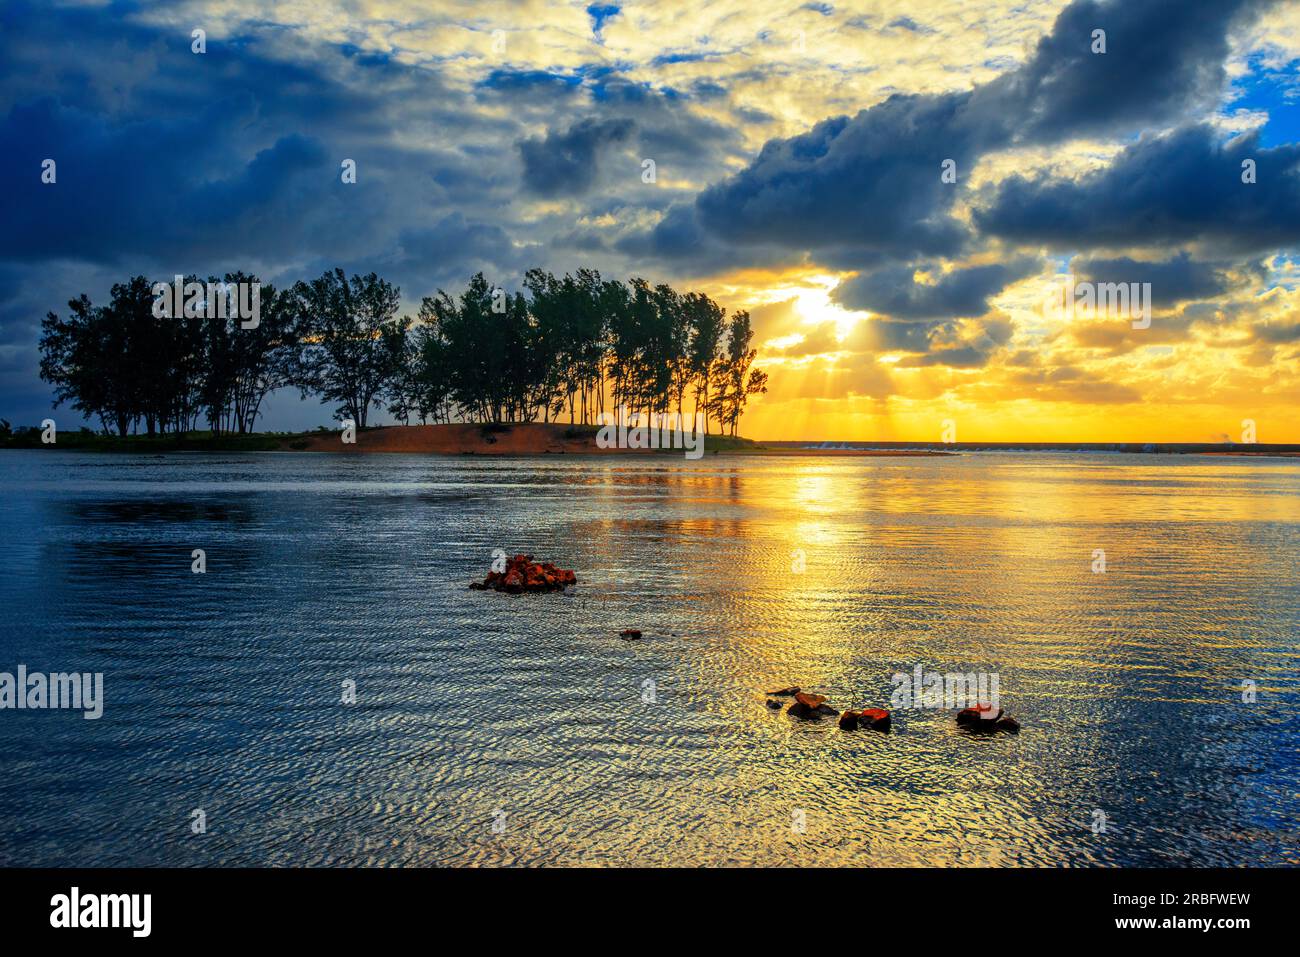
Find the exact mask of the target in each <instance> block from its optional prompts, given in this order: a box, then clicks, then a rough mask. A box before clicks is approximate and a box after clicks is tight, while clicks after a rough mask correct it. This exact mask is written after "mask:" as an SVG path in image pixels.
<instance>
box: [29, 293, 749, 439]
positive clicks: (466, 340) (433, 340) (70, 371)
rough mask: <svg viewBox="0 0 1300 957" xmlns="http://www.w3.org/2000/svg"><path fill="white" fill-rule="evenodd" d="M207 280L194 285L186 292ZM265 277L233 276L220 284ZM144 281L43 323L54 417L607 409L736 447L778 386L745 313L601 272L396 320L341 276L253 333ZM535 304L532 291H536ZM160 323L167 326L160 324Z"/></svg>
mask: <svg viewBox="0 0 1300 957" xmlns="http://www.w3.org/2000/svg"><path fill="white" fill-rule="evenodd" d="M197 282H199V281H198V280H197V278H196V277H193V276H191V277H187V279H186V280H185V283H186V284H189V283H197ZM257 282H258V280H257V279H256V277H253V276H249V275H245V274H243V273H228V274H227V275H226V276H225V277H224V279H222V280H218V279H217V278H215V277H213V278H212V279H210V280H209V281H208V284H207V288H208V289H212V288H221V289H225V288H227V287H230V288H237V287H238V284H241V283H248V284H253V283H257ZM158 288H160V287H156V286H155V284H153V283H151V282H150V281H149V280H148V279H146V278H145V277H143V276H135V277H133V278H131V279H129V280H127V281H126V282H124V283H118V284H116V285H114V286H113V288H112V291H111V295H110V299H109V302H108V303H107V304H106V305H102V306H95V305H93V304H92V303H91V301H90V299H89V297H87V296H85V295H82V296H81V297H80V298H77V299H73V300H71V301H70V302H69V303H68V313H67V315H66V316H59V315H57V314H55V313H53V312H51V313H49V314H48V316H47V317H46V318H45V320H44V321H43V322H42V324H41V340H40V351H41V378H42V379H44V380H45V381H46V382H49V383H51V384H52V385H53V386H54V390H55V405H56V406H57V405H59V404H61V403H63V402H69V403H70V404H71V405H72V407H73V408H74V409H77V410H78V411H80V412H81V413H82V414H84V415H86V416H87V417H90V418H97V419H98V420H99V421H100V422H101V424H102V425H103V427H104V429H105V430H106V431H116V432H117V433H118V434H120V435H126V434H127V433H128V432H132V431H139V430H140V429H141V427H143V429H144V430H145V431H146V432H148V434H150V435H153V434H156V433H159V432H186V431H192V430H194V429H196V428H198V425H199V423H200V421H206V423H207V425H208V427H209V428H210V429H212V430H213V431H214V432H241V433H242V432H250V431H252V430H253V426H254V423H255V422H256V420H257V417H258V416H259V414H261V410H262V405H263V403H264V401H265V399H266V397H267V396H268V395H269V394H270V393H271V392H273V391H274V390H276V389H280V388H285V387H293V388H297V389H299V390H300V391H301V392H302V394H303V395H304V396H308V395H316V396H319V397H320V398H322V399H324V400H326V401H329V402H332V403H335V404H336V405H337V408H338V414H339V415H341V416H342V417H344V418H349V419H352V420H353V421H354V422H356V423H357V424H358V425H359V426H362V427H364V426H365V425H366V422H367V419H368V418H369V416H370V413H371V411H372V410H373V409H378V408H386V409H387V410H388V412H389V413H390V414H391V415H393V416H395V417H396V418H397V419H399V420H400V421H402V422H404V423H410V422H411V421H412V420H413V419H414V420H418V421H420V422H423V423H427V422H452V421H473V422H535V421H539V420H540V421H545V422H553V421H562V420H563V418H564V417H566V414H567V418H568V421H570V422H574V423H578V422H581V423H585V424H590V423H594V422H597V421H598V420H599V416H600V414H601V413H602V412H606V411H612V409H613V408H616V407H620V406H621V407H624V408H626V409H627V410H628V411H629V412H630V413H632V414H638V413H650V412H655V413H669V412H677V413H682V414H686V415H692V414H695V413H702V414H703V415H704V417H705V426H706V429H707V428H708V427H710V425H711V424H713V423H716V424H717V427H718V428H719V429H720V430H722V431H725V432H729V433H730V434H733V435H734V434H735V433H736V429H737V424H738V422H739V420H740V416H741V414H742V413H743V412H744V409H745V405H746V402H747V401H748V399H749V397H750V396H752V395H755V394H758V393H762V392H766V391H767V374H766V373H765V372H763V371H762V370H760V369H756V368H753V362H754V357H755V355H756V352H757V350H756V349H754V348H753V346H752V339H753V330H752V329H751V327H750V319H749V314H748V313H747V312H744V311H737V312H735V313H733V314H732V315H730V316H728V315H727V312H726V310H725V309H723V308H722V307H721V306H719V305H718V304H717V303H716V302H714V301H713V300H712V299H710V298H709V297H708V296H706V295H703V294H701V293H697V292H687V293H684V294H683V293H679V292H677V291H676V290H674V289H672V288H671V287H669V286H666V285H662V284H660V285H656V286H651V285H650V284H649V283H647V282H646V281H645V280H643V279H632V280H631V281H629V282H626V283H624V282H620V281H618V280H607V279H602V278H601V276H600V274H599V273H597V272H595V271H594V270H588V269H580V270H578V272H577V274H576V275H572V276H570V275H565V276H563V277H556V276H554V275H552V274H551V273H549V272H543V271H542V270H539V269H533V270H530V271H529V272H528V273H527V275H526V277H525V279H524V291H523V292H516V293H514V294H509V293H507V292H506V291H505V290H504V289H500V288H494V287H492V286H491V285H490V284H489V283H488V282H487V280H486V279H484V278H483V275H482V274H481V273H480V274H478V275H476V276H474V277H473V278H472V279H471V280H470V282H469V285H468V287H467V288H466V290H465V291H464V292H463V293H462V294H461V295H460V296H459V297H455V298H453V297H452V296H451V295H449V294H448V293H446V292H443V291H442V290H439V291H438V294H437V295H436V296H432V297H428V298H425V299H424V301H423V302H422V303H421V306H420V310H419V315H418V317H417V319H416V320H412V319H411V318H410V317H407V316H399V315H398V311H399V308H400V299H401V297H400V292H399V290H398V289H397V288H396V287H394V286H393V285H391V284H390V283H388V282H386V281H384V280H383V279H381V278H379V277H378V276H377V275H375V274H374V273H371V274H370V275H368V276H357V275H354V276H352V277H351V278H350V279H349V278H348V277H347V276H346V275H345V274H344V273H343V271H342V270H341V269H334V270H331V271H329V272H326V273H325V274H323V275H322V276H320V278H318V279H314V280H312V281H310V282H298V283H295V284H294V285H293V286H292V287H290V288H287V289H276V288H275V287H274V286H270V285H260V298H259V305H260V308H259V314H258V316H257V317H256V321H255V322H241V317H240V315H239V313H238V311H237V310H234V309H231V310H229V312H227V310H225V309H224V308H223V309H221V310H220V311H218V312H217V314H216V315H211V313H212V312H213V310H212V309H210V308H208V309H205V308H204V305H203V303H202V302H198V303H197V305H195V306H194V307H193V308H191V306H190V305H189V304H186V305H184V306H181V305H178V307H177V308H176V309H174V310H172V309H170V308H169V309H166V310H161V311H160V310H159V309H158V308H157V302H158V297H157V295H156V292H157V289H158ZM525 292H526V293H527V295H525ZM160 312H161V313H162V314H160Z"/></svg>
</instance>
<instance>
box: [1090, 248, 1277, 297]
mask: <svg viewBox="0 0 1300 957" xmlns="http://www.w3.org/2000/svg"><path fill="white" fill-rule="evenodd" d="M1070 267H1071V269H1072V270H1073V271H1074V274H1075V277H1076V278H1077V279H1083V280H1087V281H1090V282H1138V283H1148V282H1149V283H1150V284H1151V298H1152V305H1153V306H1155V307H1156V308H1158V309H1162V308H1168V307H1170V306H1173V305H1176V304H1178V303H1180V302H1191V301H1193V300H1196V299H1213V298H1214V297H1215V296H1221V295H1223V294H1224V293H1227V292H1229V291H1231V290H1232V289H1233V288H1235V287H1236V286H1238V285H1240V284H1241V280H1242V279H1243V278H1247V277H1248V278H1253V279H1256V280H1263V279H1264V271H1263V270H1262V269H1261V268H1260V267H1259V266H1258V265H1257V264H1249V265H1247V266H1246V267H1244V268H1238V267H1234V266H1233V265H1232V264H1230V263H1225V262H1201V261H1198V260H1195V259H1193V258H1192V257H1191V255H1190V254H1188V253H1187V252H1182V253H1179V254H1178V255H1177V256H1174V257H1172V258H1170V259H1166V260H1156V261H1148V260H1137V259H1131V258H1129V257H1127V256H1121V257H1118V258H1113V259H1084V258H1082V257H1078V258H1075V259H1074V260H1073V261H1072V262H1071V264H1070ZM1234 271H1236V272H1238V273H1239V274H1240V275H1237V276H1234V275H1233V273H1234Z"/></svg>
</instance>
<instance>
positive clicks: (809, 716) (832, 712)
mask: <svg viewBox="0 0 1300 957" xmlns="http://www.w3.org/2000/svg"><path fill="white" fill-rule="evenodd" d="M768 695H770V696H771V697H769V698H768V699H767V706H768V707H769V708H771V709H772V710H774V711H775V710H778V709H779V708H781V702H779V701H776V700H775V699H776V698H794V704H792V705H790V707H789V708H787V709H786V714H789V715H793V716H794V717H796V718H803V719H804V720H805V721H811V720H813V719H815V718H821V717H829V718H833V717H835V716H836V715H839V719H840V720H839V724H840V727H841V728H843V729H844V730H845V731H854V730H856V729H858V728H870V729H871V730H873V731H888V730H889V712H888V711H886V710H885V709H884V708H864V709H862V710H861V711H845V712H844V713H843V714H840V712H839V710H838V709H836V708H832V707H831V706H830V705H828V704H827V703H826V696H825V695H819V694H809V693H808V692H806V691H801V690H800V689H799V688H795V687H790V688H781V689H779V690H777V691H769V692H768Z"/></svg>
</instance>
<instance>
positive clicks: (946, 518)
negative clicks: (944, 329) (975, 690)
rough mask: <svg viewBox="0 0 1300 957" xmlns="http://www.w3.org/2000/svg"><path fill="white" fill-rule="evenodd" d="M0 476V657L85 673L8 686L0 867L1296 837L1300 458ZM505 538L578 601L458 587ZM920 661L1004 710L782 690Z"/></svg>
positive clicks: (895, 851) (380, 463) (211, 468)
mask: <svg viewBox="0 0 1300 957" xmlns="http://www.w3.org/2000/svg"><path fill="white" fill-rule="evenodd" d="M0 479H2V480H3V499H2V501H0V543H2V544H0V563H2V564H0V567H2V569H3V576H2V577H0V607H3V609H4V616H3V621H0V671H9V672H13V671H14V670H15V669H16V666H17V665H18V664H20V663H21V664H25V665H27V667H28V668H29V669H30V670H32V671H46V672H49V671H70V670H75V671H100V672H103V673H104V681H105V686H104V696H105V699H106V703H105V711H104V716H103V717H102V718H101V719H100V720H98V721H87V720H84V719H83V718H82V717H81V716H80V714H78V713H75V712H70V711H50V710H47V711H13V710H8V711H0V768H2V769H3V773H0V864H4V865H12V864H43V865H70V864H77V865H153V864H161V865H179V866H186V865H214V864H225V865H288V864H310V865H322V864H373V865H381V864H382V865H400V864H408V865H409V864H538V863H552V864H559V863H563V864H649V865H658V864H751V863H752V864H804V865H809V864H823V865H833V864H871V865H986V864H1001V865H1065V864H1069V865H1172V866H1183V865H1219V864H1222V865H1244V864H1265V865H1281V864H1296V863H1300V772H1298V771H1297V756H1296V740H1297V738H1296V730H1297V719H1296V713H1297V706H1298V705H1300V682H1297V677H1296V675H1297V664H1298V663H1300V662H1298V660H1297V659H1298V658H1300V654H1298V650H1297V648H1298V645H1300V639H1298V637H1297V631H1298V629H1297V624H1298V623H1300V587H1298V586H1297V583H1296V576H1295V568H1296V564H1297V557H1300V555H1298V553H1300V537H1298V536H1297V534H1296V531H1297V523H1300V465H1297V464H1296V463H1294V462H1287V461H1285V460H1271V461H1261V460H1254V461H1252V460H1245V459H1232V458H1210V457H1192V456H1141V455H1126V456H1116V455H1088V454H1078V455H1060V454H1032V453H1031V454H1007V453H1004V454H999V455H963V456H956V457H951V458H896V459H888V458H882V459H872V458H835V457H829V456H825V457H818V456H814V457H801V458H795V457H772V458H712V457H710V458H708V459H706V460H703V461H699V462H687V461H685V460H683V459H680V458H676V457H671V458H670V457H662V458H624V457H620V458H614V457H598V458H582V457H573V456H563V457H561V456H556V457H553V458H552V457H543V458H532V459H495V460H488V459H478V458H468V457H460V458H427V457H419V456H372V457H360V456H358V457H344V456H327V455H308V454H263V455H183V454H177V455H167V456H108V455H90V454H76V453H60V452H44V451H43V452H6V453H2V454H0ZM497 547H501V548H504V549H506V550H507V551H508V552H510V553H512V554H513V553H515V552H519V551H524V552H530V553H532V554H533V555H534V556H536V557H537V558H539V559H546V560H550V561H554V562H556V563H557V564H559V565H561V566H563V567H570V568H574V569H575V570H576V571H577V574H578V578H579V586H578V589H577V594H576V595H575V596H573V597H566V596H564V595H557V594H551V595H535V596H508V595H501V594H496V593H494V592H472V591H469V590H467V588H466V585H467V584H468V582H469V581H470V580H471V579H473V578H481V577H482V576H483V575H484V574H485V573H486V571H487V570H488V566H489V564H490V561H491V552H492V549H494V548H497ZM196 548H202V549H204V550H205V551H206V553H207V569H208V570H207V573H206V574H204V575H198V574H193V573H192V572H191V571H190V563H191V557H190V556H191V551H192V550H193V549H196ZM1095 549H1104V550H1105V556H1106V564H1107V571H1106V572H1105V573H1104V574H1094V573H1093V571H1092V566H1093V563H1094V550H1095ZM796 550H801V551H802V552H803V553H804V560H805V562H806V571H805V572H804V573H803V574H792V573H791V566H792V561H794V558H793V557H792V553H793V552H795V551H796ZM628 626H634V627H637V628H640V629H641V630H643V631H644V632H645V634H646V637H645V638H644V639H643V640H642V641H640V642H628V641H623V640H620V639H619V637H618V631H619V630H620V629H622V628H624V627H628ZM918 663H919V664H922V665H924V666H925V667H926V668H931V669H934V670H937V671H943V672H947V671H991V672H997V673H998V675H999V680H1000V688H1001V693H1002V703H1003V706H1004V707H1005V708H1006V709H1007V711H1008V712H1009V713H1011V714H1014V715H1015V716H1016V717H1017V718H1018V719H1019V720H1020V721H1021V722H1022V724H1023V726H1024V729H1023V731H1022V732H1021V733H1020V734H1019V735H1018V736H1009V735H997V736H992V737H976V736H971V735H970V734H968V733H965V732H962V731H959V730H957V728H956V727H955V725H954V722H953V715H952V712H951V711H945V710H925V709H911V710H898V711H896V712H895V715H894V730H893V732H892V733H890V734H888V735H883V734H878V733H874V732H856V733H846V732H842V731H840V730H839V729H838V728H837V727H836V726H835V722H834V721H833V720H826V721H823V722H820V723H815V724H809V723H799V722H797V721H795V720H794V719H792V718H789V717H787V716H786V715H785V714H784V713H779V712H773V711H770V710H769V709H768V708H767V707H766V706H765V703H764V701H765V698H764V695H763V694H762V692H763V690H764V689H766V688H773V687H778V686H782V685H785V684H787V683H795V684H799V685H801V686H803V687H804V688H805V689H812V690H817V691H819V692H820V693H822V694H826V695H828V696H829V697H830V699H831V701H832V702H833V703H835V704H836V705H838V706H840V707H849V706H853V707H863V706H886V707H888V705H889V696H890V693H891V691H892V690H893V685H892V684H891V682H890V676H891V675H892V674H893V673H895V672H900V671H901V672H910V671H911V669H912V668H913V666H914V665H916V664H918ZM1245 679H1250V680H1252V681H1254V682H1255V683H1256V689H1257V692H1256V693H1257V700H1256V701H1255V702H1254V703H1245V702H1243V701H1242V682H1243V680H1245ZM345 681H354V682H355V683H356V694H357V702H356V703H355V704H351V705H348V704H343V703H342V701H341V698H342V690H341V689H342V688H343V684H344V682H345ZM647 681H650V682H653V686H652V687H651V686H650V685H648V684H647V683H646V682H647ZM651 690H652V691H653V694H651ZM643 697H652V698H653V699H654V700H653V701H652V702H649V703H647V702H645V701H643ZM196 809H202V810H203V812H204V814H205V816H206V825H207V832H206V833H204V834H199V835H196V834H192V833H191V822H192V820H193V818H192V813H193V812H194V811H195V810H196ZM1098 811H1100V812H1101V813H1103V814H1104V815H1106V817H1105V821H1106V829H1105V831H1104V832H1102V833H1094V826H1096V825H1097V822H1098V821H1099V820H1101V819H1100V818H1099V817H1098V816H1097V812H1098ZM796 812H802V815H803V820H804V822H805V823H804V828H803V832H802V833H799V831H798V830H797V828H796V827H795V826H794V825H795V823H796ZM494 825H495V828H494ZM497 831H499V833H497Z"/></svg>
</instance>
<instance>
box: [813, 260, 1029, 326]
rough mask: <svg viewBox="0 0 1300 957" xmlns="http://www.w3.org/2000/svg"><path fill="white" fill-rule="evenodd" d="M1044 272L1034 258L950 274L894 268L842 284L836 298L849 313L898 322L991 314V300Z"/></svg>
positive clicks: (905, 267) (913, 267)
mask: <svg viewBox="0 0 1300 957" xmlns="http://www.w3.org/2000/svg"><path fill="white" fill-rule="evenodd" d="M1038 268H1039V262H1038V260H1036V259H1033V258H1030V257H1022V258H1020V259H1016V260H1014V261H1012V262H1009V263H993V264H990V265H986V266H967V267H964V268H958V269H953V270H951V271H950V272H947V273H938V270H937V269H935V267H934V266H932V265H925V264H923V265H921V266H913V265H908V266H890V267H887V268H884V269H880V270H877V271H876V272H870V273H866V274H864V275H861V276H857V277H855V278H853V279H850V280H848V281H847V282H844V283H842V284H841V285H840V286H838V287H837V288H836V290H835V299H836V300H837V301H838V302H839V303H840V304H841V305H842V306H844V307H845V308H847V309H869V310H871V311H872V312H878V313H884V314H886V315H888V316H892V317H893V318H896V319H936V318H944V317H952V318H957V317H961V316H981V315H983V314H984V313H986V312H987V311H988V308H989V304H988V301H989V299H990V298H991V297H993V296H995V295H997V294H998V293H1000V292H1001V291H1002V290H1003V289H1004V288H1006V287H1007V286H1008V285H1010V284H1011V283H1014V282H1017V281H1019V280H1021V279H1024V278H1025V277H1026V276H1032V275H1033V274H1034V273H1035V272H1037V271H1038ZM917 269H929V270H933V271H934V272H935V273H936V278H935V281H934V282H933V283H930V284H923V283H918V282H916V281H915V279H914V278H913V273H915V272H916V271H917Z"/></svg>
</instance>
